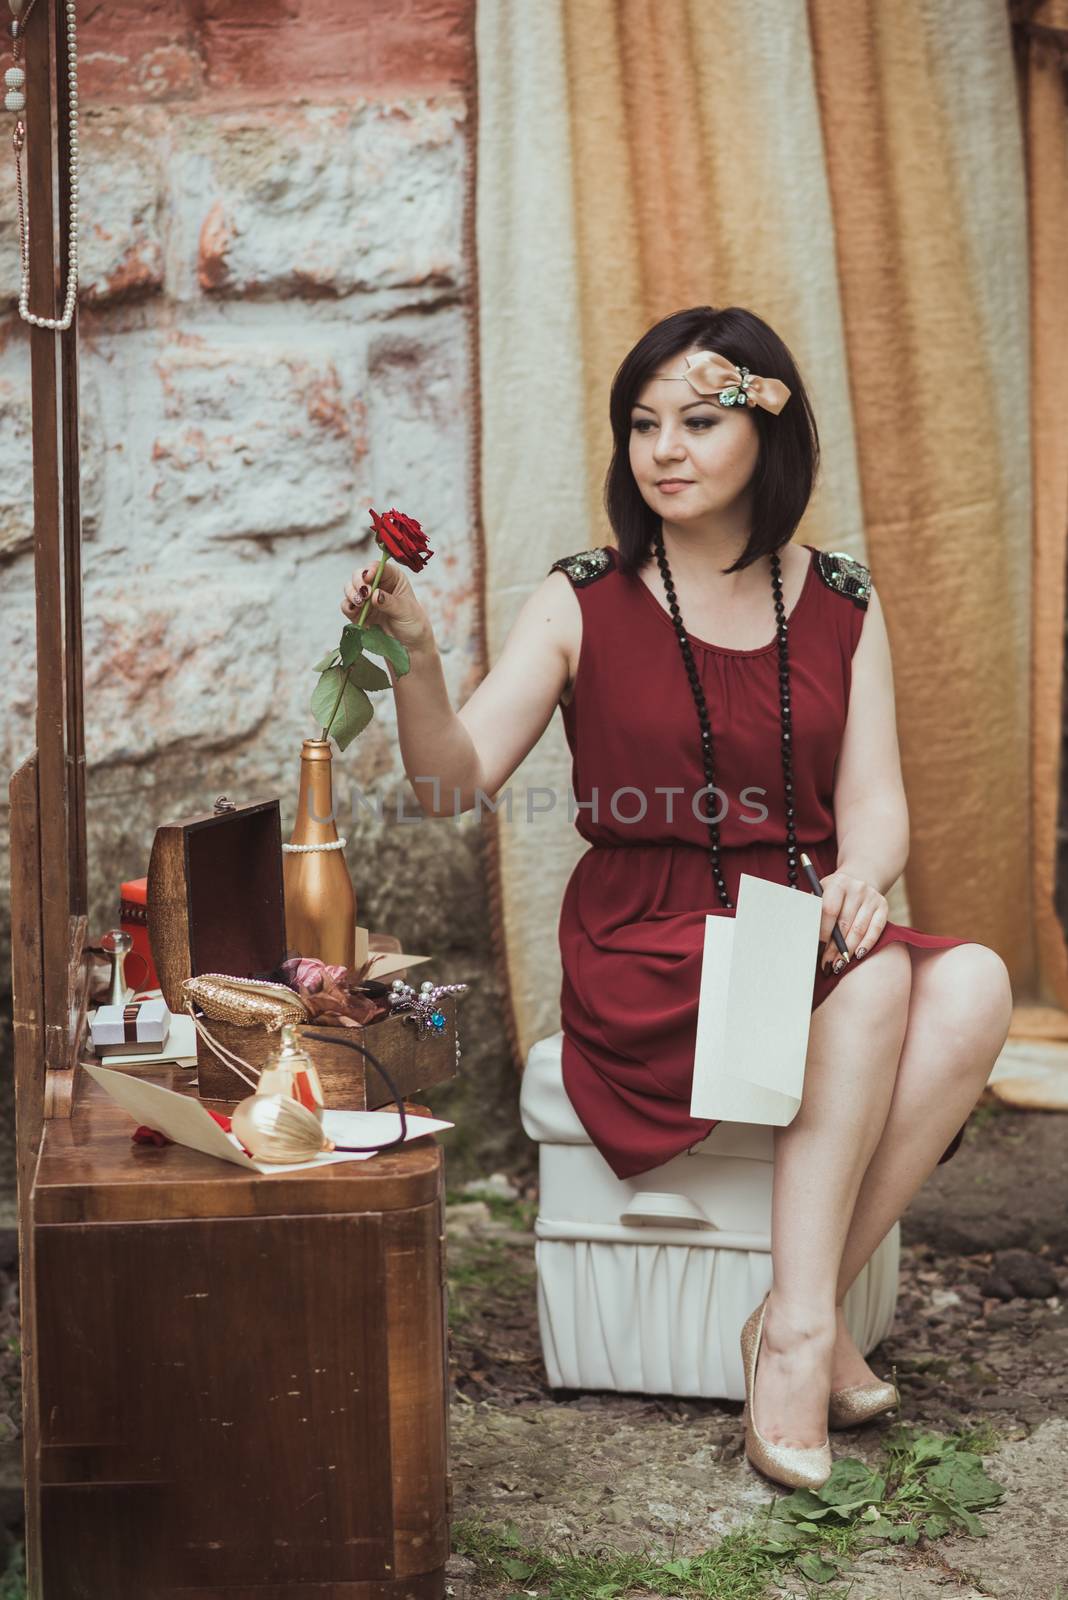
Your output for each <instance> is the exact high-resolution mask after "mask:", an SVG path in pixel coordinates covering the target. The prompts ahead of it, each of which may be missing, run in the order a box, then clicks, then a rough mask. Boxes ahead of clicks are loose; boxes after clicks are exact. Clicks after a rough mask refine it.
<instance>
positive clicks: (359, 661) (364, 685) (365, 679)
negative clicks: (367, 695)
mask: <svg viewBox="0 0 1068 1600" xmlns="http://www.w3.org/2000/svg"><path fill="white" fill-rule="evenodd" d="M349 677H350V679H351V680H352V682H353V683H356V684H359V686H360V688H361V689H388V688H389V687H390V678H389V673H388V672H383V671H382V668H381V667H376V666H375V664H374V662H373V661H369V660H368V659H367V657H366V656H357V657H356V659H355V661H354V662H353V663H352V665H351V666H350V667H349Z"/></svg>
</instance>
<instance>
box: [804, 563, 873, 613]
mask: <svg viewBox="0 0 1068 1600" xmlns="http://www.w3.org/2000/svg"><path fill="white" fill-rule="evenodd" d="M816 571H817V572H818V573H819V575H820V577H821V578H822V579H823V581H824V583H825V584H826V585H827V587H828V589H835V590H837V592H838V593H839V594H844V595H846V596H847V597H848V598H849V599H850V600H852V602H853V604H854V605H855V606H859V607H860V609H861V611H867V609H868V600H869V599H870V597H871V573H870V572H869V571H868V569H867V567H866V566H865V565H864V563H863V561H858V560H857V559H856V558H855V557H854V556H849V555H846V553H845V551H844V550H817V551H816Z"/></svg>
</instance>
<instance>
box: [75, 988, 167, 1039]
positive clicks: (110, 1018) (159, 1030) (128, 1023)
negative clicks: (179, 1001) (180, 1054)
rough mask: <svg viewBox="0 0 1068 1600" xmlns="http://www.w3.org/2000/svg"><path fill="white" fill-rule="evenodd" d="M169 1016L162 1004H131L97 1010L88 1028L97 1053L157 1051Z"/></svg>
mask: <svg viewBox="0 0 1068 1600" xmlns="http://www.w3.org/2000/svg"><path fill="white" fill-rule="evenodd" d="M170 1026H171V1013H170V1008H169V1006H168V1005H167V1002H166V1000H162V999H160V1000H133V1001H131V1002H130V1004H129V1005H125V1006H97V1008H96V1014H95V1015H94V1016H93V1018H92V1020H91V1022H90V1024H89V1028H90V1033H91V1036H92V1040H93V1044H94V1045H95V1047H96V1048H97V1050H101V1049H103V1050H115V1049H119V1048H121V1047H122V1046H123V1045H128V1046H129V1047H130V1048H131V1049H134V1048H137V1049H142V1050H143V1049H151V1048H152V1047H153V1045H157V1046H158V1047H159V1048H160V1049H161V1050H162V1048H163V1046H164V1044H165V1043H166V1040H167V1034H168V1033H169V1032H170Z"/></svg>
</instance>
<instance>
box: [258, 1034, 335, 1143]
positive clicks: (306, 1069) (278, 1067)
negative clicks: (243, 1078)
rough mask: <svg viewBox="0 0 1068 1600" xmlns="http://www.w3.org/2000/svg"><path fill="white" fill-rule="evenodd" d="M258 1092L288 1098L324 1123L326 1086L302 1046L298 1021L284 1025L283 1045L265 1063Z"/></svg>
mask: <svg viewBox="0 0 1068 1600" xmlns="http://www.w3.org/2000/svg"><path fill="white" fill-rule="evenodd" d="M256 1093H257V1095H266V1094H284V1095H288V1097H289V1098H290V1099H291V1100H299V1101H300V1103H301V1105H302V1106H307V1108H308V1110H309V1111H311V1112H313V1113H314V1115H315V1116H317V1117H318V1118H319V1121H320V1122H321V1121H322V1120H323V1086H322V1083H321V1082H320V1081H319V1074H318V1072H317V1071H316V1069H315V1063H314V1062H313V1060H312V1058H311V1056H310V1055H309V1054H308V1052H307V1051H306V1050H304V1049H303V1048H302V1046H301V1042H300V1035H299V1034H298V1033H297V1025H296V1023H295V1022H283V1024H282V1042H281V1044H280V1045H279V1047H278V1049H277V1051H276V1052H275V1054H274V1055H273V1056H269V1057H268V1059H267V1061H266V1062H265V1064H264V1067H263V1071H262V1072H261V1073H260V1078H259V1082H258V1083H257V1085H256Z"/></svg>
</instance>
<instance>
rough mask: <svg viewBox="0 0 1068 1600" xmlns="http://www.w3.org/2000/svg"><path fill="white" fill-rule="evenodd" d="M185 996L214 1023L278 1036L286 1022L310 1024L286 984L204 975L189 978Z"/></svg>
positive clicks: (184, 988)
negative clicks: (234, 1024)
mask: <svg viewBox="0 0 1068 1600" xmlns="http://www.w3.org/2000/svg"><path fill="white" fill-rule="evenodd" d="M182 993H183V994H184V995H185V996H186V997H187V998H188V999H189V1000H191V1001H192V1002H193V1004H194V1005H196V1006H199V1008H200V1010H201V1011H203V1013H204V1015H205V1016H206V1017H210V1018H211V1019H212V1021H213V1022H233V1023H236V1024H237V1026H238V1027H242V1028H266V1030H267V1032H268V1033H277V1032H278V1030H279V1028H281V1026H282V1024H283V1023H284V1022H307V1020H308V1017H309V1015H310V1013H309V1011H308V1007H307V1006H306V1005H305V1004H304V1001H303V1000H302V999H301V998H300V995H299V994H297V993H296V992H295V991H294V990H293V989H290V988H289V987H288V985H286V984H284V983H268V982H264V981H263V980H262V979H259V978H234V977H231V976H230V974H229V973H226V972H202V973H201V974H200V975H199V977H196V978H186V979H185V981H184V982H183V984H182Z"/></svg>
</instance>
